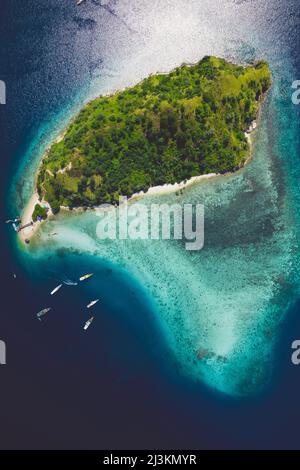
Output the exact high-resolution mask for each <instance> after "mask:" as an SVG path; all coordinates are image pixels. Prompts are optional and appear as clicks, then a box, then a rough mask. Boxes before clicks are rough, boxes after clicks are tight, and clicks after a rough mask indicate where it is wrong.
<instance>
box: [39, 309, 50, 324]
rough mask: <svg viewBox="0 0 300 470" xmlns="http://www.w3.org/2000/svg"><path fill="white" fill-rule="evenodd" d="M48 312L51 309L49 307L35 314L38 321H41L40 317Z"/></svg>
mask: <svg viewBox="0 0 300 470" xmlns="http://www.w3.org/2000/svg"><path fill="white" fill-rule="evenodd" d="M50 310H51V307H49V308H43V310H41V311H40V312H39V313H37V314H36V316H37V317H38V319H39V320H40V321H42V317H43V316H44V315H46V313H48V312H49V311H50Z"/></svg>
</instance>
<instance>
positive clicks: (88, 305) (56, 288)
mask: <svg viewBox="0 0 300 470" xmlns="http://www.w3.org/2000/svg"><path fill="white" fill-rule="evenodd" d="M92 276H93V273H92V274H85V275H84V276H81V277H80V278H79V282H82V281H85V280H86V279H89V278H90V277H92ZM63 284H66V285H67V286H76V285H77V284H78V283H77V282H73V281H70V280H67V281H63V283H62V284H59V285H58V286H56V287H55V288H54V289H53V290H52V291H51V292H50V295H54V294H56V292H58V291H59V290H60V289H61V288H62V286H63ZM99 300H100V299H95V300H91V302H89V303H88V304H87V306H86V308H88V309H90V308H92V307H93V306H94V305H96V304H97V303H98V302H99ZM50 310H51V307H47V308H43V310H41V311H40V312H38V313H37V315H36V316H37V318H38V319H39V320H40V321H42V318H43V317H44V316H45V315H46V314H47V313H48V312H50ZM94 318H95V317H94V316H92V317H90V318H89V319H88V321H87V322H85V324H84V327H83V329H84V330H85V331H86V330H87V329H88V328H89V327H90V325H91V324H92V322H93V321H94Z"/></svg>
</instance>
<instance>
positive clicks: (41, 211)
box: [32, 204, 47, 222]
mask: <svg viewBox="0 0 300 470" xmlns="http://www.w3.org/2000/svg"><path fill="white" fill-rule="evenodd" d="M38 217H40V218H41V219H46V218H47V209H46V208H45V207H42V206H41V205H40V204H36V205H35V207H34V211H33V214H32V220H33V221H34V222H35V221H36V220H37V219H38Z"/></svg>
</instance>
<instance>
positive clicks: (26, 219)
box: [18, 121, 257, 243]
mask: <svg viewBox="0 0 300 470" xmlns="http://www.w3.org/2000/svg"><path fill="white" fill-rule="evenodd" d="M256 127H257V124H256V121H255V123H254V125H253V124H252V126H251V128H250V130H249V131H248V132H245V137H246V138H247V141H248V143H249V156H248V158H247V160H246V161H245V163H244V165H243V167H244V166H245V165H247V164H248V163H249V161H250V160H251V158H252V147H253V145H252V137H253V132H254V131H255V129H256ZM62 138H63V136H61V135H60V136H59V137H58V139H62ZM241 168H242V167H241ZM218 176H222V175H221V174H219V173H208V174H206V175H199V176H193V177H192V178H189V179H188V180H186V181H181V182H180V183H174V184H164V185H160V186H153V187H151V188H149V189H148V190H147V191H146V192H144V191H140V192H139V193H135V194H133V195H132V196H130V198H128V202H133V201H136V200H138V199H142V198H143V197H145V196H158V195H162V194H169V193H172V192H177V191H180V190H184V189H185V188H187V187H189V186H192V185H193V184H197V183H200V182H202V181H205V180H209V179H211V178H216V177H218ZM43 202H44V203H45V202H46V201H43ZM36 204H41V201H40V200H39V196H38V193H37V191H36V190H35V192H34V193H33V195H32V196H31V198H30V200H29V202H28V204H27V205H26V207H25V209H24V212H23V214H22V217H21V219H22V225H26V224H28V223H30V222H31V221H32V214H33V211H34V208H35V205H36ZM97 208H99V206H96V207H93V208H84V207H76V208H74V209H71V208H69V207H65V206H61V210H63V211H65V212H70V213H71V212H72V213H74V212H78V213H80V212H85V211H87V210H94V209H97ZM43 222H45V221H41V222H38V221H37V222H34V223H33V225H32V226H30V227H26V228H25V229H23V230H21V231H20V232H19V233H18V236H19V238H20V240H21V241H22V242H23V243H25V240H30V239H31V238H32V237H33V235H35V233H36V232H37V231H38V229H39V227H40V226H41V224H42V223H43Z"/></svg>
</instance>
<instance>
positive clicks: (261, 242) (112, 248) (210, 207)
mask: <svg viewBox="0 0 300 470" xmlns="http://www.w3.org/2000/svg"><path fill="white" fill-rule="evenodd" d="M213 3H214V2H212V4H211V5H213ZM178 8H179V11H180V7H178ZM195 8H196V7H195ZM206 8H208V9H210V8H212V6H209V5H208V6H206ZM237 8H238V10H237V13H239V12H240V15H241V17H240V18H239V19H240V23H239V26H238V27H235V28H233V30H232V31H229V30H228V26H229V25H230V21H232V17H231V15H232V13H231V14H230V15H229V16H228V17H226V21H225V22H223V23H222V21H221V19H220V20H219V21H218V22H216V24H214V28H215V29H214V30H210V29H209V26H211V25H210V24H207V23H205V22H204V23H203V25H204V26H205V27H204V29H203V31H202V32H201V30H199V29H197V21H196V20H195V19H193V18H192V16H189V14H187V20H186V23H184V22H183V25H181V28H182V31H183V32H184V35H185V40H186V45H183V46H182V47H179V46H180V41H179V39H178V34H177V33H176V32H173V33H172V31H173V30H172V27H171V26H170V28H171V31H170V29H169V30H166V31H165V34H167V33H168V34H167V36H166V37H167V42H166V44H167V46H168V44H169V41H171V40H172V37H173V36H172V34H174V37H173V40H175V42H176V46H177V47H175V48H173V49H172V51H170V49H168V47H166V50H167V53H166V54H164V53H161V55H155V60H154V62H153V63H152V62H151V60H152V59H153V58H154V56H153V53H154V52H155V50H157V48H161V46H160V45H159V43H160V41H161V39H162V38H164V32H163V31H162V28H161V27H159V28H158V27H157V28H154V32H153V31H152V35H151V33H149V34H150V39H149V36H147V34H145V35H144V42H145V44H146V46H148V47H145V48H144V44H143V43H140V42H138V43H139V46H138V52H139V54H137V56H134V57H133V56H129V58H128V59H127V60H124V61H123V62H122V61H121V62H120V63H119V68H118V67H117V66H116V64H115V65H114V66H115V67H116V69H115V70H116V72H115V73H113V77H112V79H111V81H110V83H109V84H107V82H105V80H103V81H102V84H101V83H100V84H99V80H97V79H94V81H93V83H92V86H91V87H90V89H89V90H88V91H87V89H83V90H82V93H80V95H78V97H77V99H76V100H75V102H74V103H72V105H71V106H70V107H69V108H68V109H67V110H65V109H64V110H62V111H61V113H60V115H59V116H55V117H53V123H51V124H49V123H48V124H46V128H47V132H46V137H45V138H42V137H40V136H37V138H36V139H35V141H34V142H33V145H32V147H31V149H30V150H29V151H28V153H27V155H26V156H24V166H23V167H22V171H20V172H19V174H18V176H17V179H16V182H15V184H18V185H19V186H21V187H22V188H23V190H22V192H21V198H20V201H18V202H17V205H18V208H20V207H22V205H23V204H24V202H25V201H26V199H27V198H28V195H29V194H30V191H31V188H32V184H33V169H34V168H36V165H37V162H38V160H39V157H40V155H41V153H42V152H43V150H44V149H45V147H46V146H47V144H48V143H49V142H50V141H51V140H52V139H53V137H54V136H55V135H57V133H58V132H59V131H60V130H61V128H62V127H63V124H64V123H65V122H67V120H68V118H69V117H70V116H71V115H72V112H74V110H75V109H79V107H80V104H82V102H83V101H85V100H86V99H88V98H90V97H91V96H95V95H96V94H97V93H99V92H107V91H109V90H110V89H115V88H119V87H121V86H123V85H124V84H130V83H132V82H134V81H137V80H138V79H139V78H142V76H144V75H147V73H149V72H150V71H156V70H158V69H160V70H161V69H170V68H172V67H173V66H175V65H178V63H181V62H182V61H184V60H185V61H187V62H188V61H193V60H198V59H200V58H201V57H202V56H203V55H204V54H209V53H214V54H217V55H222V56H225V57H227V58H233V59H235V60H236V61H240V60H249V58H251V59H252V58H253V57H266V58H267V59H268V60H269V62H270V65H271V68H272V71H273V76H274V85H273V89H272V91H271V93H270V94H269V96H268V98H267V100H266V102H265V104H264V106H263V112H262V116H261V122H260V125H259V129H258V130H257V132H256V135H255V138H254V139H255V143H254V158H253V160H252V161H251V162H250V163H249V165H247V166H246V168H244V169H243V170H241V171H239V172H237V173H236V174H234V175H226V176H221V177H218V178H216V179H214V180H211V181H209V182H203V183H201V184H199V185H197V186H194V187H191V188H189V189H186V190H185V191H184V193H183V195H182V196H180V197H176V196H175V195H174V194H172V195H171V194H170V195H167V196H159V197H155V198H154V197H152V198H150V197H147V198H145V200H144V202H147V203H148V204H150V203H151V202H153V201H154V200H155V202H171V203H172V202H178V201H180V202H181V203H192V202H193V203H203V204H204V205H205V246H204V249H203V250H202V251H200V252H194V253H191V252H187V251H186V250H185V249H184V246H183V245H182V244H181V243H179V242H174V241H170V242H167V241H163V242H160V241H151V242H150V241H123V242H118V243H114V242H110V241H105V242H103V241H99V240H97V237H96V223H97V221H98V218H97V217H96V216H95V214H93V213H91V212H88V213H84V214H72V215H67V216H65V215H63V214H61V215H60V216H58V217H57V219H56V220H55V222H50V223H48V224H47V225H45V226H44V228H43V230H42V231H41V232H40V234H39V238H38V240H37V243H36V244H34V243H33V244H32V246H31V247H30V248H29V249H28V251H27V252H24V251H23V249H22V260H23V262H24V263H25V265H30V264H31V263H32V260H33V258H34V259H35V261H36V263H37V264H36V269H37V271H38V266H39V263H40V267H41V268H42V267H44V263H45V259H47V262H48V267H49V269H53V270H54V271H57V258H56V256H53V254H62V253H63V255H64V256H66V255H68V253H74V252H75V253H76V252H77V253H80V254H81V256H82V254H83V256H84V254H86V255H87V257H90V255H92V256H93V257H94V260H97V261H96V262H97V263H99V267H100V266H102V265H103V264H105V263H106V262H107V261H109V262H111V263H113V264H114V265H115V266H116V268H117V269H119V268H122V269H123V270H125V272H128V274H130V276H131V278H132V279H134V283H137V285H139V286H140V287H141V289H142V290H143V292H145V295H146V296H147V299H148V300H147V302H149V305H150V307H151V311H152V312H153V316H154V321H155V322H156V323H157V325H158V327H159V329H160V331H161V333H162V335H163V338H164V341H165V344H166V345H167V347H168V348H169V349H170V350H171V351H172V354H173V358H174V360H175V361H176V363H177V365H178V367H179V369H180V373H181V374H183V375H187V376H189V377H190V378H191V379H192V380H196V381H201V382H203V383H205V384H206V385H208V386H209V387H212V388H213V389H217V390H219V391H221V392H224V393H226V394H229V395H242V396H247V395H249V394H253V393H258V392H259V391H260V390H261V389H262V388H263V387H264V386H266V384H268V382H269V380H270V376H271V373H272V351H273V348H274V347H275V345H276V341H277V339H278V338H279V335H280V324H281V322H282V320H283V319H284V317H285V314H286V312H287V310H288V308H289V306H290V304H291V303H292V302H293V301H294V299H295V298H296V296H297V294H298V271H297V264H298V254H297V242H298V240H297V234H298V221H297V220H296V219H295V216H294V214H296V213H297V208H298V188H297V184H296V183H297V180H298V178H299V167H298V162H297V158H296V155H297V147H296V145H297V128H298V121H297V116H296V110H295V109H294V108H293V107H292V106H291V103H290V96H289V87H290V84H291V83H292V81H293V80H294V73H293V69H292V66H291V63H290V58H289V56H288V55H287V53H286V51H285V50H284V46H283V44H282V42H280V41H281V39H282V38H277V39H276V40H275V39H274V37H273V33H271V32H270V31H269V32H268V33H266V35H265V36H264V35H263V33H262V25H261V24H254V23H253V17H252V18H249V17H248V16H247V14H246V13H247V10H246V12H245V10H242V7H237ZM239 8H240V9H239ZM261 8H264V7H261ZM188 13H191V12H188ZM210 13H211V12H210ZM225 13H227V12H225ZM225 13H224V15H225ZM156 14H157V12H156ZM129 16H130V15H129ZM175 16H176V15H175ZM202 16H203V13H202ZM203 17H204V16H203ZM254 17H255V15H254ZM129 19H130V18H129ZM179 19H180V18H179ZM133 20H134V18H133ZM163 20H164V17H163V16H162V17H161V20H160V21H161V22H162V25H163V24H165V23H164V22H163ZM133 23H134V21H133ZM175 25H176V22H175ZM188 26H191V28H190V30H189V29H188ZM263 26H264V27H265V25H263ZM244 27H245V28H246V29H245V30H244V29H243V28H244ZM226 28H227V29H226ZM196 31H197V34H198V37H196V38H195V32H196ZM204 33H207V34H206V35H205V34H204ZM216 35H218V41H215V40H214V38H215V37H216ZM176 38H177V39H176ZM199 39H202V42H201V45H199V46H197V45H196V44H197V41H198V42H200V41H199ZM225 45H226V47H225ZM155 48H156V49H155ZM159 50H161V51H162V49H159ZM166 56H167V57H166ZM112 62H113V61H112ZM126 62H127V63H126ZM126 65H127V70H126V72H125V66H126ZM283 92H284V94H283ZM72 110H73V111H72ZM41 135H44V136H45V132H41ZM53 231H55V232H58V234H59V235H58V236H57V237H56V238H52V239H51V241H49V237H48V233H50V232H53ZM94 289H95V290H97V289H98V288H97V287H94ZM97 292H98V291H97ZM123 300H124V299H123ZM127 300H128V302H130V301H131V300H130V298H128V299H127ZM107 302H109V299H107ZM120 308H122V306H121V305H120ZM199 348H201V349H205V350H207V351H208V355H207V356H205V357H204V358H203V359H202V360H198V359H197V357H196V351H197V350H198V349H199ZM172 367H173V364H172Z"/></svg>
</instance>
